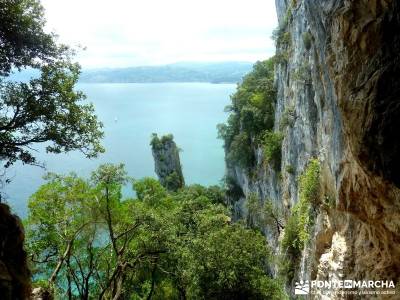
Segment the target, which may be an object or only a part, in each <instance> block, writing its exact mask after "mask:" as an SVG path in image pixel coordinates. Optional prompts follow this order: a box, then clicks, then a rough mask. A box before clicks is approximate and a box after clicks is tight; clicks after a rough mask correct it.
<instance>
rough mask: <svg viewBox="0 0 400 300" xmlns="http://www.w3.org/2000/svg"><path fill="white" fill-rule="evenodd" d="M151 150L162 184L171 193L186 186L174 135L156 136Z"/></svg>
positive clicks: (153, 138) (152, 141)
mask: <svg viewBox="0 0 400 300" xmlns="http://www.w3.org/2000/svg"><path fill="white" fill-rule="evenodd" d="M151 150H152V154H153V158H154V164H155V165H154V166H155V172H156V174H157V176H158V179H159V180H160V183H161V184H162V185H163V186H164V187H165V188H167V189H168V190H171V191H176V190H177V189H179V188H181V187H183V186H184V185H185V180H184V178H183V174H182V166H181V162H180V159H179V149H178V147H177V146H176V144H175V142H174V141H173V136H172V135H166V136H163V137H161V138H158V137H157V135H156V134H154V135H153V137H152V140H151Z"/></svg>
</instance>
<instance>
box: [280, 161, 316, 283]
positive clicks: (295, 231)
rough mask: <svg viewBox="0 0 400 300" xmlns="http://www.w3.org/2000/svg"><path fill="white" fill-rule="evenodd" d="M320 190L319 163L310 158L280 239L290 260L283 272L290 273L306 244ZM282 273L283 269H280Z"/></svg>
mask: <svg viewBox="0 0 400 300" xmlns="http://www.w3.org/2000/svg"><path fill="white" fill-rule="evenodd" d="M319 191H320V164H319V161H318V160H317V159H312V160H310V162H309V163H308V166H307V168H306V169H305V171H304V172H303V174H302V175H301V176H300V178H299V196H300V199H299V202H297V203H296V205H294V206H293V208H292V210H291V214H290V216H289V218H288V220H287V221H286V225H285V231H284V235H283V238H282V241H281V247H282V250H283V251H282V252H283V253H285V256H286V257H287V258H288V259H289V260H290V261H291V264H289V265H285V270H284V272H288V274H289V276H288V277H287V278H288V279H289V280H291V279H293V278H291V279H290V275H291V274H294V273H292V271H293V270H294V269H295V266H296V265H297V263H298V257H299V256H300V254H301V251H302V250H303V249H304V247H305V245H306V244H307V242H308V240H309V236H310V230H311V226H312V222H313V219H312V211H311V209H312V207H313V206H314V205H316V203H318V199H319ZM282 273H283V271H282Z"/></svg>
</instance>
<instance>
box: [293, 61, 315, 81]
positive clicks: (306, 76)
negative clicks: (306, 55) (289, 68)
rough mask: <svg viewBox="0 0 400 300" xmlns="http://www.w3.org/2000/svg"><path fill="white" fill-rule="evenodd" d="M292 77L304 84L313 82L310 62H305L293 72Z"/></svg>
mask: <svg viewBox="0 0 400 300" xmlns="http://www.w3.org/2000/svg"><path fill="white" fill-rule="evenodd" d="M292 79H293V80H294V81H301V82H303V83H304V84H310V83H311V73H310V66H309V64H308V63H303V64H302V65H300V66H298V68H297V69H296V70H295V71H294V72H293V75H292Z"/></svg>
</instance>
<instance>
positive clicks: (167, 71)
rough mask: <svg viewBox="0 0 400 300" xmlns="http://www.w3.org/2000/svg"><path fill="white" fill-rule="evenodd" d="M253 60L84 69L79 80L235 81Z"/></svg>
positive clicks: (97, 81)
mask: <svg viewBox="0 0 400 300" xmlns="http://www.w3.org/2000/svg"><path fill="white" fill-rule="evenodd" d="M252 65H253V63H250V62H220V63H176V64H170V65H165V66H146V67H132V68H120V69H101V70H84V71H83V72H82V75H81V78H80V82H86V83H106V82H111V83H125V82H126V83H127V82H138V83H145V82H212V83H225V82H226V83H236V82H238V81H240V80H241V78H242V77H243V76H244V75H245V74H246V73H248V72H249V71H250V70H251V68H252Z"/></svg>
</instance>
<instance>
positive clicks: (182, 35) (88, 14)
mask: <svg viewBox="0 0 400 300" xmlns="http://www.w3.org/2000/svg"><path fill="white" fill-rule="evenodd" d="M41 2H42V4H43V6H44V8H45V10H46V19H47V25H46V28H47V30H48V31H53V32H55V33H56V34H58V35H59V41H60V42H63V43H67V44H69V45H71V46H82V47H85V48H86V50H85V51H79V53H78V56H77V60H78V61H79V62H80V64H81V65H82V66H83V67H84V68H106V67H130V66H143V65H160V64H168V63H174V62H182V61H207V62H210V61H257V60H262V59H266V58H268V57H270V56H272V55H273V54H274V44H273V41H272V40H271V34H272V30H273V29H274V28H275V27H276V25H277V20H276V13H275V1H273V0H201V1H199V0H141V1H138V0H113V1H110V0H42V1H41Z"/></svg>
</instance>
